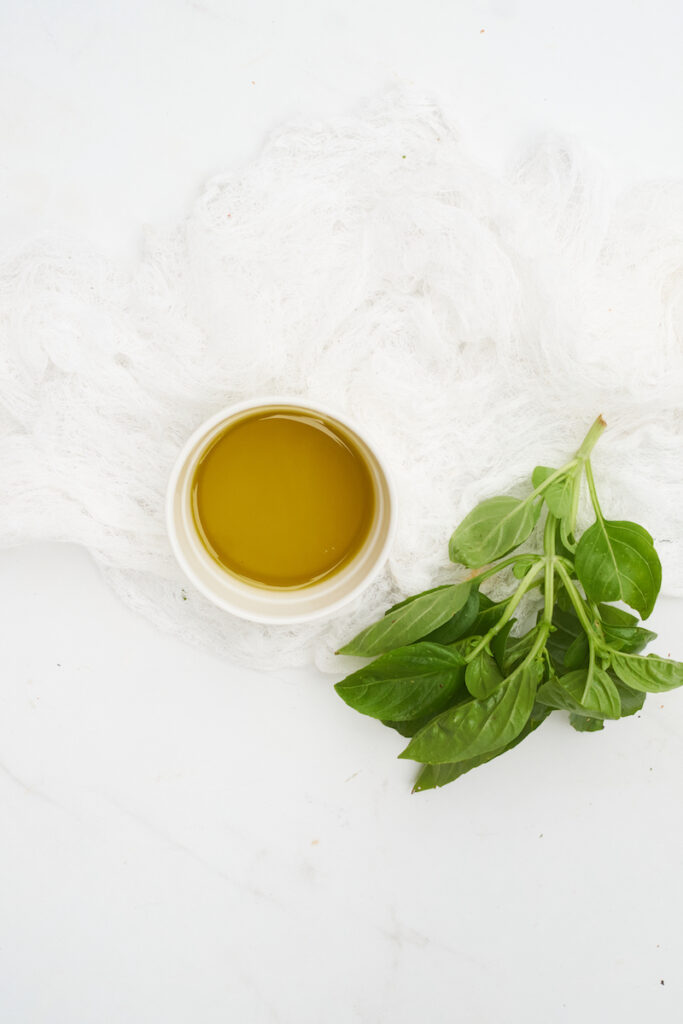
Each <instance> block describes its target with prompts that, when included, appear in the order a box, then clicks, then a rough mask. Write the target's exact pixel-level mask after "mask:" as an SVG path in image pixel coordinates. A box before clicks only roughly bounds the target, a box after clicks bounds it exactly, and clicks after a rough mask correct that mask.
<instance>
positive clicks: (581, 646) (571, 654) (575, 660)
mask: <svg viewBox="0 0 683 1024" xmlns="http://www.w3.org/2000/svg"><path fill="white" fill-rule="evenodd" d="M588 654H589V650H588V637H587V636H586V634H585V633H584V632H583V630H581V632H580V633H579V635H578V636H575V637H574V639H573V640H572V642H571V643H570V645H569V647H568V648H567V650H566V651H565V652H564V659H563V662H562V664H563V665H564V667H565V668H566V669H567V671H568V672H571V671H572V670H573V669H577V668H584V666H585V665H587V664H588Z"/></svg>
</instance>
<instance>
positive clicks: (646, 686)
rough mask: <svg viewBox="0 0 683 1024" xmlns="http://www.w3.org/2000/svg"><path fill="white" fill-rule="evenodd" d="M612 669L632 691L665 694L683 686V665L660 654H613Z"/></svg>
mask: <svg viewBox="0 0 683 1024" xmlns="http://www.w3.org/2000/svg"><path fill="white" fill-rule="evenodd" d="M612 668H613V669H614V671H615V672H616V674H617V675H618V676H619V678H620V679H621V681H622V683H626V685H627V686H630V687H631V689H632V690H639V691H641V692H644V693H664V692H665V691H666V690H675V689H676V687H677V686H682V685H683V664H681V662H680V661H671V660H670V659H669V658H660V656H659V655H658V654H647V655H645V656H642V655H640V654H624V653H623V652H620V653H618V654H617V653H616V652H615V653H613V654H612Z"/></svg>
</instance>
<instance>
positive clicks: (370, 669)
mask: <svg viewBox="0 0 683 1024" xmlns="http://www.w3.org/2000/svg"><path fill="white" fill-rule="evenodd" d="M464 676H465V661H464V658H463V657H462V656H461V655H460V654H458V653H457V651H452V650H449V649H448V648H446V647H440V646H439V645H438V644H429V643H421V644H412V645H411V646H410V647H398V648H397V649H396V650H395V651H390V652H389V653H388V654H383V655H382V657H381V658H377V660H376V661H373V662H372V664H371V665H366V666H365V668H361V669H359V670H358V671H357V672H352V673H351V675H349V676H347V677H346V678H345V679H342V681H341V682H340V683H337V684H336V686H335V690H336V691H337V693H338V694H339V696H340V697H341V699H342V700H343V701H345V702H346V703H347V704H348V705H349V707H352V708H355V709H356V711H360V712H361V714H363V715H370V716H371V717H372V718H386V719H390V720H391V721H397V722H399V721H405V720H409V719H412V718H417V717H418V716H421V715H429V716H430V717H433V716H434V715H436V714H438V713H439V712H440V711H443V710H444V709H445V708H447V707H449V706H450V705H451V704H453V703H454V701H455V699H456V697H457V694H458V693H459V692H460V691H464V684H463V680H464Z"/></svg>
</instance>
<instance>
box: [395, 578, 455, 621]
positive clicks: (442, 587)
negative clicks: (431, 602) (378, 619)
mask: <svg viewBox="0 0 683 1024" xmlns="http://www.w3.org/2000/svg"><path fill="white" fill-rule="evenodd" d="M452 586H453V584H452V583H442V584H441V585H440V586H438V587H430V589H429V590H422V591H420V593H419V594H411V596H410V597H404V598H403V600H402V601H397V603H396V604H392V606H391V608H387V610H386V611H385V613H384V614H385V615H391V613H392V612H395V611H398V609H399V608H405V606H406V605H407V604H412V603H413V601H417V600H418V599H419V598H421V597H426V596H427V594H436V593H437V592H438V591H439V590H448V588H449V587H452Z"/></svg>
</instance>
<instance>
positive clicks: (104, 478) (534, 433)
mask: <svg viewBox="0 0 683 1024" xmlns="http://www.w3.org/2000/svg"><path fill="white" fill-rule="evenodd" d="M608 193H609V189H608V188H607V187H606V186H605V183H604V181H602V179H601V176H600V175H599V174H598V173H597V172H596V171H595V170H593V169H591V168H590V167H589V166H588V164H587V161H586V159H585V158H584V157H582V156H581V155H580V154H577V152H576V148H575V147H574V146H573V145H568V144H566V143H565V142H563V141H562V140H558V139H548V140H546V141H545V142H544V143H543V144H542V145H540V147H539V148H538V150H537V151H536V152H535V153H534V154H533V155H532V156H531V157H530V158H529V159H527V160H525V161H524V162H522V163H521V164H519V165H518V166H516V167H515V168H514V169H513V170H512V171H511V172H510V173H509V174H507V175H506V176H500V175H494V174H492V173H490V172H488V171H487V170H486V169H484V168H483V167H482V166H479V165H478V164H477V163H476V162H474V161H473V160H472V159H471V158H470V157H469V156H468V154H467V153H466V152H465V151H464V149H463V146H462V143H461V140H460V137H459V133H458V130H457V127H456V125H455V124H454V123H453V121H452V120H451V119H449V117H447V116H445V115H444V113H443V111H442V110H441V109H440V108H439V106H438V104H436V103H434V102H432V101H431V100H429V99H425V98H417V99H416V98H415V96H414V95H413V96H411V95H406V94H405V93H403V92H392V93H389V94H386V95H383V96H381V97H380V98H378V99H375V100H373V101H371V102H368V103H367V104H365V105H364V106H363V107H362V108H361V109H359V110H357V111H356V113H355V114H354V115H353V116H348V117H342V118H335V119H332V120H329V121H320V122H315V121H308V120H302V121H294V122H292V123H290V124H287V125H285V126H284V127H283V128H282V129H280V130H278V131H277V132H275V133H274V134H273V135H272V136H271V138H270V139H269V140H268V141H267V143H266V145H265V146H264V148H263V151H262V153H261V155H260V156H259V158H258V159H257V160H256V161H255V162H254V163H253V164H251V165H250V166H248V167H245V168H243V169H242V170H240V171H237V172H228V173H226V174H224V175H221V176H219V177H216V178H214V179H213V180H211V181H210V182H209V183H208V185H207V186H206V188H205V189H204V190H203V192H202V193H201V195H200V196H199V198H198V199H197V201H196V202H195V204H194V206H193V208H192V209H191V211H190V213H189V215H188V217H187V219H186V220H185V221H184V223H182V224H180V225H179V226H178V228H177V230H175V231H174V232H173V233H171V234H163V235H162V234H157V235H153V236H149V237H148V238H146V240H145V247H144V253H143V256H142V258H141V261H140V264H139V267H138V269H137V271H136V272H135V274H134V275H133V276H132V277H129V276H126V275H124V274H123V273H122V272H120V271H119V270H117V268H116V267H115V266H111V265H110V264H108V263H107V262H106V261H105V260H104V259H103V258H101V257H99V256H98V254H97V253H95V252H91V251H84V250H83V249H82V248H78V247H77V246H74V245H73V244H71V245H70V246H69V247H67V246H65V245H64V244H63V243H62V242H55V241H52V242H45V243H44V244H41V245H37V244H34V245H32V246H31V247H30V249H27V250H24V251H21V252H19V253H14V254H11V255H8V256H7V257H6V258H5V259H4V260H3V262H2V265H1V266H0V360H1V362H0V472H1V474H2V480H3V486H2V500H1V503H0V542H2V543H3V544H4V545H16V544H22V543H26V542H30V541H35V540H44V539H50V540H65V541H72V542H73V541H75V542H78V543H80V544H83V545H85V546H86V547H87V548H88V549H89V550H90V552H91V553H92V555H93V557H94V558H95V560H96V562H97V563H98V564H99V565H100V567H101V568H102V570H103V572H104V574H105V576H106V578H107V579H108V580H109V582H110V583H111V584H112V586H113V587H114V588H115V589H116V591H117V592H118V593H119V594H120V595H121V596H122V597H123V598H124V600H125V601H127V602H128V603H129V604H130V605H132V606H133V607H134V608H136V609H138V610H139V611H140V612H142V613H143V614H145V615H146V616H148V617H149V618H150V619H152V620H153V621H154V622H156V623H157V624H158V625H159V626H161V627H162V628H164V629H166V630H169V631H171V632H173V633H175V634H176V635H178V636H180V637H182V638H184V639H185V640H187V641H189V642H191V643H194V644H198V645H202V646H204V647H208V648H212V649H214V650H215V651H219V652H222V653H223V654H225V655H226V656H227V657H229V658H231V659H233V660H234V661H238V662H242V663H246V664H249V665H253V666H261V667H279V666H286V665H299V664H303V663H306V662H308V661H310V660H312V659H314V660H315V661H316V662H317V664H318V665H320V666H321V667H323V668H326V669H329V668H334V670H336V671H341V669H340V666H339V663H338V660H337V663H336V664H335V661H334V658H333V656H332V652H333V651H334V649H335V648H336V647H337V646H338V645H339V643H340V641H341V640H343V639H348V638H349V637H350V636H351V635H352V634H353V633H354V632H356V631H357V630H358V629H359V628H361V627H362V626H364V625H366V624H367V623H368V622H370V621H371V620H372V619H373V618H374V617H376V616H377V615H378V614H381V612H382V611H383V610H384V608H385V607H386V606H387V604H388V603H389V602H391V601H393V600H395V599H397V598H399V597H400V596H401V595H405V594H406V593H409V592H415V591H418V590H420V589H424V588H426V587H429V586H433V585H435V584H437V583H440V582H443V581H445V580H451V579H457V578H458V573H459V570H458V569H456V568H455V567H454V566H452V565H450V564H449V562H448V557H447V542H448V537H449V535H450V533H451V531H452V529H453V528H454V526H455V525H456V524H457V523H458V522H459V521H460V519H461V518H462V517H463V516H464V515H465V514H466V513H467V512H468V511H469V509H470V508H471V507H472V506H473V505H474V504H475V503H476V502H477V501H479V500H481V499H483V498H485V497H488V496H491V495H493V494H498V493H505V492H507V491H510V490H512V491H513V492H516V493H523V492H524V488H525V487H528V481H529V476H530V472H531V469H532V468H533V466H534V465H536V464H537V463H544V464H547V465H559V464H561V463H562V462H563V460H566V459H567V458H568V457H569V456H570V455H571V454H572V453H573V451H574V450H575V448H576V447H577V446H578V444H579V443H580V441H581V439H582V437H583V435H584V433H585V432H586V431H587V429H588V427H589V426H590V424H591V423H592V421H593V420H594V419H595V417H596V416H597V414H598V413H602V414H603V415H604V416H605V418H606V420H607V422H608V426H609V429H608V430H607V431H606V432H605V434H604V435H603V437H602V438H601V440H600V442H599V444H598V447H597V448H596V450H595V457H594V464H595V470H596V476H597V481H598V487H599V490H600V494H601V498H602V505H603V508H604V511H605V513H606V514H607V515H608V516H609V517H611V518H617V519H618V518H628V519H634V520H636V521H638V522H641V523H642V524H643V525H644V526H646V528H647V529H649V530H650V532H651V533H652V534H653V535H654V538H655V543H656V545H657V547H658V550H659V552H660V554H661V557H662V561H663V564H664V591H665V592H667V593H670V594H674V593H681V592H683V591H682V586H681V584H682V574H681V568H682V561H683V559H682V551H683V548H682V546H681V535H682V531H681V522H682V518H683V484H682V482H681V472H680V470H681V455H682V443H681V438H682V434H683V419H682V416H681V398H682V391H683V368H682V363H683V354H682V350H681V337H682V334H683V185H682V184H681V183H680V182H673V183H664V184H662V183H659V184H649V185H643V186H642V187H640V188H637V189H635V190H633V191H632V192H630V193H629V194H627V195H623V196H621V197H618V198H616V199H613V198H610V196H609V195H608ZM273 392H276V393H284V394H289V395H292V396H301V397H302V398H306V399H310V400H312V401H313V400H320V401H323V402H327V403H329V404H331V405H333V406H336V407H337V408H338V409H339V410H342V411H344V412H345V413H346V414H347V415H348V416H350V417H351V418H352V419H353V420H354V421H355V422H356V423H357V424H358V426H359V428H360V429H361V430H367V431H368V432H369V433H370V435H371V436H372V437H373V438H374V439H375V441H376V443H377V444H378V445H379V446H380V447H381V450H382V452H383V454H384V456H385V458H386V460H387V462H388V464H389V465H390V468H391V470H392V471H393V475H394V477H395V481H396V485H397V491H398V500H399V527H398V533H397V537H396V541H395V544H394V547H393V550H392V552H391V555H390V558H389V561H388V564H387V566H386V570H385V571H384V572H383V574H382V575H381V577H380V578H379V579H378V580H377V581H376V582H375V583H373V585H372V586H371V587H370V588H369V589H368V590H367V591H366V592H365V593H364V595H363V596H362V597H361V598H359V599H358V601H356V603H355V604H354V605H353V606H351V607H350V608H349V610H348V611H347V612H345V613H344V614H340V615H338V616H336V617H335V618H334V619H332V620H327V621H322V622H318V623H315V624H311V625H303V626H293V627H273V626H261V625H256V624H251V623H247V622H244V621H241V620H239V619H237V618H233V617H231V616H230V615H228V614H226V613H225V612H223V611H220V610H219V609H217V608H215V607H214V606H212V605H211V604H210V603H209V602H208V601H207V600H205V599H204V598H203V597H202V596H201V595H200V594H199V593H197V592H196V591H195V590H194V589H193V588H192V586H191V585H190V584H189V583H187V581H186V580H185V579H184V577H183V575H182V574H181V572H180V570H179V569H178V567H177V566H176V564H175V562H174V559H173V557H172V554H171V551H170V548H169V544H168V541H167V538H166V534H165V528H164V519H163V506H164V491H165V487H166V481H167V478H168V475H169V471H170V469H171V466H172V464H173V462H174V460H175V458H176V455H177V453H178V451H179V449H180V447H181V446H182V444H183V442H184V441H185V439H186V437H187V436H188V435H189V433H190V432H191V431H192V430H193V429H194V428H195V427H197V426H198V425H199V424H200V423H201V422H202V420H204V419H205V418H206V417H208V416H209V415H211V414H212V413H213V412H214V411H216V410H217V409H219V408H221V407H223V406H225V405H227V404H229V403H231V402H233V401H236V400H239V399H242V398H245V397H250V398H251V397H254V396H258V395H260V394H264V395H265V394H267V393H273Z"/></svg>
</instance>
